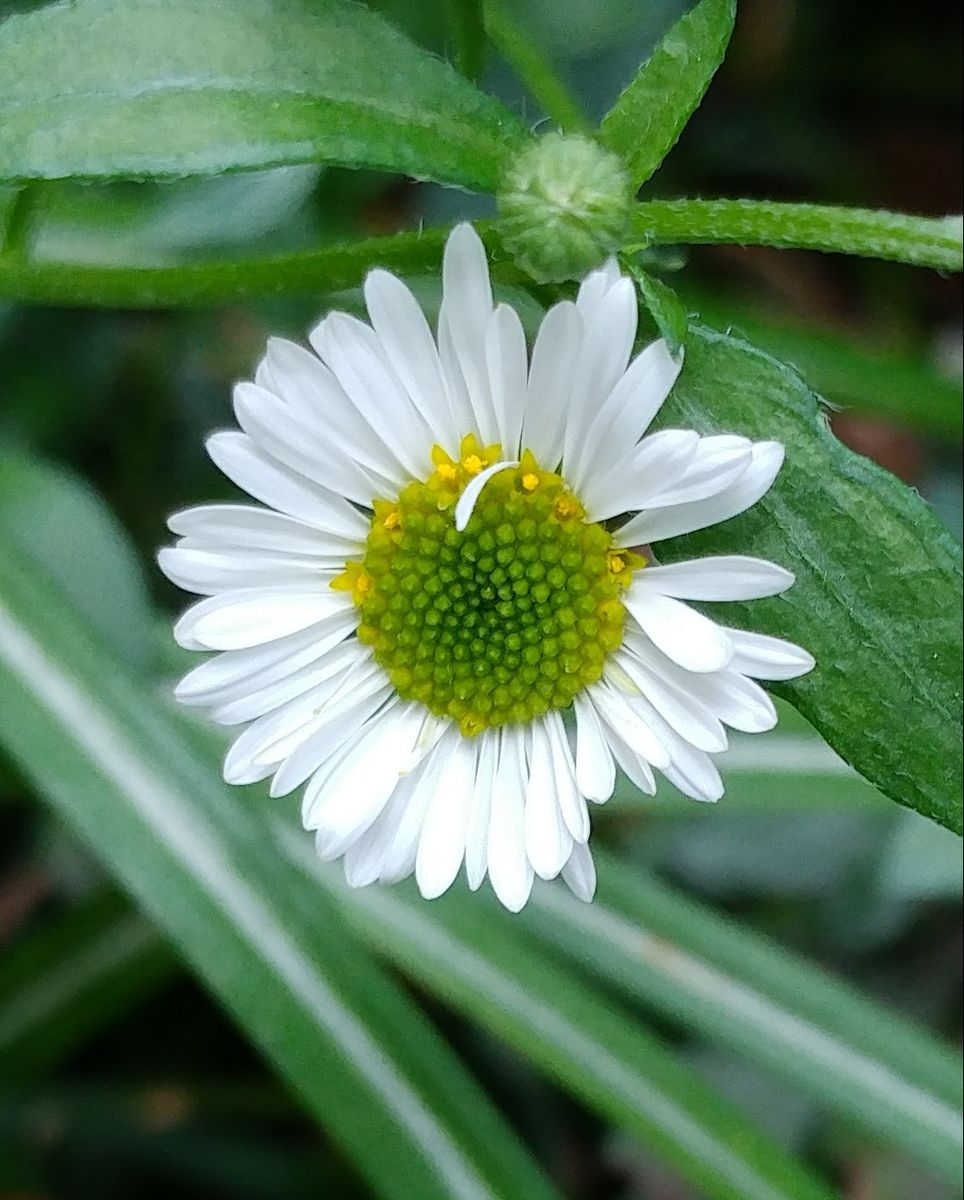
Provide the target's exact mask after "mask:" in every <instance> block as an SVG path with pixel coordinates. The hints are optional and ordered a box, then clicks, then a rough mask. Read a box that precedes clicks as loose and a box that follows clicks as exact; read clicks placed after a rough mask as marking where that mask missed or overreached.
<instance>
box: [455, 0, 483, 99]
mask: <svg viewBox="0 0 964 1200" xmlns="http://www.w3.org/2000/svg"><path fill="white" fill-rule="evenodd" d="M447 3H448V9H449V27H450V29H451V31H452V41H453V43H454V47H455V62H456V65H457V66H458V68H459V70H460V71H461V72H462V74H463V75H464V76H465V77H466V79H471V80H472V82H473V83H478V81H479V80H480V79H481V78H482V71H483V69H484V67H485V24H484V20H483V16H482V0H447Z"/></svg>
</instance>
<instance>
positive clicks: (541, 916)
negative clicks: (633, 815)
mask: <svg viewBox="0 0 964 1200" xmlns="http://www.w3.org/2000/svg"><path fill="white" fill-rule="evenodd" d="M918 820H919V818H918ZM921 824H922V825H924V827H925V828H927V829H930V830H932V831H934V832H941V831H937V830H935V827H934V826H933V825H928V824H926V822H921ZM945 837H948V838H951V835H950V834H946V833H945ZM951 840H952V841H953V840H954V839H953V838H951ZM597 858H598V859H599V867H600V879H601V886H600V896H599V898H598V899H597V901H596V903H595V904H592V905H585V904H581V903H580V902H579V901H578V900H575V899H573V898H572V897H571V896H569V895H568V894H567V893H566V892H564V891H563V890H562V889H559V888H540V889H537V890H536V892H535V893H534V895H533V899H532V903H531V905H530V908H529V909H528V910H527V911H526V913H525V915H524V918H523V919H524V920H525V922H526V924H527V925H529V926H531V927H532V928H534V929H535V930H536V931H537V932H538V934H539V935H540V936H541V937H543V938H545V939H546V940H547V941H548V942H550V943H551V944H553V945H555V946H558V947H559V948H561V949H562V950H563V951H564V952H565V953H566V955H567V956H568V957H570V958H572V959H573V960H574V961H575V962H577V963H578V964H580V965H581V966H582V967H583V968H584V969H585V970H586V971H587V972H588V973H589V974H590V975H591V977H592V978H594V979H606V980H608V981H610V982H611V983H612V984H613V985H614V986H615V987H617V988H618V989H619V991H621V992H622V993H624V994H625V995H626V996H628V997H631V998H633V999H638V1000H640V1001H642V1002H643V1003H644V1004H645V1005H646V1006H647V1007H649V1008H652V1009H653V1010H654V1011H655V1012H657V1013H658V1014H659V1015H660V1016H661V1017H664V1018H665V1019H666V1020H668V1021H671V1022H673V1024H676V1025H681V1026H683V1027H684V1028H688V1029H691V1030H693V1031H694V1032H696V1033H698V1034H701V1035H703V1036H705V1037H708V1038H709V1039H710V1040H711V1041H713V1042H716V1043H718V1044H719V1045H721V1046H724V1047H726V1048H727V1049H728V1050H732V1051H734V1052H735V1053H737V1054H739V1055H741V1056H745V1057H747V1058H749V1059H751V1060H752V1061H754V1062H756V1063H759V1064H761V1065H762V1066H764V1067H766V1068H767V1069H768V1070H770V1071H771V1072H772V1073H773V1074H774V1075H775V1076H777V1077H779V1078H782V1079H784V1080H785V1081H787V1082H788V1083H789V1084H790V1085H791V1086H792V1087H793V1089H794V1090H795V1091H799V1092H801V1093H803V1094H805V1095H809V1096H812V1097H813V1098H814V1099H815V1100H817V1101H818V1102H819V1103H821V1104H822V1105H823V1106H824V1107H825V1108H826V1109H828V1110H829V1111H830V1112H833V1113H835V1114H836V1115H838V1116H840V1117H843V1118H845V1119H847V1120H852V1121H855V1122H856V1123H858V1124H859V1125H861V1126H862V1127H863V1128H864V1129H866V1130H867V1131H868V1132H870V1133H872V1134H875V1135H876V1136H877V1137H878V1138H879V1139H880V1141H881V1142H882V1143H884V1144H886V1145H891V1146H899V1147H901V1148H902V1149H903V1150H905V1151H906V1152H907V1153H908V1154H910V1155H912V1156H913V1157H915V1158H918V1159H919V1160H920V1161H921V1162H922V1163H923V1164H924V1165H926V1166H929V1167H931V1168H933V1169H935V1170H937V1171H940V1172H941V1173H942V1174H944V1175H947V1176H948V1177H949V1178H951V1179H953V1180H959V1179H960V1177H961V1151H962V1142H961V1072H960V1062H959V1059H958V1056H957V1055H956V1054H955V1053H954V1052H953V1051H952V1050H951V1048H950V1047H949V1046H948V1047H945V1046H943V1045H941V1044H939V1043H938V1042H937V1041H936V1040H935V1039H933V1038H931V1037H929V1036H928V1035H927V1034H926V1033H925V1032H924V1031H923V1030H921V1029H918V1028H916V1027H915V1026H913V1025H911V1024H910V1023H909V1022H908V1021H905V1020H903V1019H901V1018H900V1017H897V1016H893V1015H891V1014H890V1013H888V1012H886V1011H884V1010H883V1009H881V1008H880V1007H878V1006H877V1005H876V1004H875V1003H873V1002H872V1001H871V1000H868V999H865V998H864V997H862V996H860V995H858V994H857V993H856V992H853V991H851V990H850V989H849V988H848V987H846V986H845V985H844V984H842V983H838V982H836V981H835V980H833V979H831V978H830V977H828V976H825V975H823V974H822V973H821V972H820V971H819V970H818V969H817V968H816V967H815V966H814V965H812V964H810V963H805V962H802V961H799V960H797V959H795V958H794V957H793V956H792V955H791V954H789V953H788V952H787V951H785V950H783V949H782V948H781V947H778V946H776V945H774V944H772V943H770V942H768V941H767V940H766V939H764V938H762V937H759V936H757V935H756V934H754V933H752V932H751V931H749V930H747V929H742V928H740V927H739V926H737V925H736V924H735V923H734V922H732V921H729V920H727V919H726V918H725V917H721V916H719V915H717V914H716V913H713V912H711V911H710V910H709V909H707V908H705V907H704V906H702V905H700V904H697V903H695V902H694V901H692V900H690V899H688V898H687V897H686V896H684V895H682V894H681V893H680V892H677V891H676V890H675V889H673V888H670V887H667V886H666V885H665V884H662V883H660V882H659V881H658V880H657V879H655V878H654V877H653V876H651V875H649V874H648V873H647V872H646V871H643V870H640V868H639V867H633V868H632V869H630V868H629V867H627V866H625V865H622V864H620V863H618V862H616V861H614V860H613V859H612V858H610V857H608V856H605V855H603V856H599V855H597Z"/></svg>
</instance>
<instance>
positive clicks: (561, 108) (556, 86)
mask: <svg viewBox="0 0 964 1200" xmlns="http://www.w3.org/2000/svg"><path fill="white" fill-rule="evenodd" d="M484 8H485V28H486V32H487V33H488V35H489V37H490V38H491V40H492V44H493V45H494V46H495V47H496V49H497V50H498V51H499V53H500V54H501V55H502V57H503V58H504V59H505V61H506V62H507V63H508V64H509V66H510V67H512V69H513V70H514V71H515V73H516V74H517V75H518V76H519V78H520V79H521V80H522V82H523V83H524V84H525V85H526V87H527V88H528V90H529V91H530V92H531V93H532V95H533V97H534V98H535V99H536V100H537V101H538V103H539V104H540V105H541V107H542V108H543V110H544V111H545V113H546V115H547V116H548V117H549V119H550V120H551V121H552V122H554V124H556V125H558V126H559V128H560V129H561V130H563V132H565V133H589V132H590V130H591V126H590V124H589V121H588V119H587V117H586V114H585V113H584V112H583V110H582V107H581V106H580V104H579V102H578V101H577V100H576V99H575V97H574V96H573V95H572V93H571V92H570V90H569V88H568V87H567V86H566V84H565V83H564V82H563V80H562V78H561V77H560V75H559V73H558V71H557V70H556V68H555V67H554V66H553V65H552V63H551V62H550V61H549V59H548V58H547V57H546V55H545V54H544V53H543V52H542V49H541V47H540V46H539V44H538V43H537V42H535V41H534V40H533V39H532V38H531V37H530V36H529V34H528V33H527V32H526V31H525V29H524V28H523V27H522V26H521V25H520V24H519V23H518V21H516V19H515V17H513V16H512V14H511V13H510V12H509V11H508V9H507V8H506V7H505V5H504V4H503V3H502V0H485V4H484Z"/></svg>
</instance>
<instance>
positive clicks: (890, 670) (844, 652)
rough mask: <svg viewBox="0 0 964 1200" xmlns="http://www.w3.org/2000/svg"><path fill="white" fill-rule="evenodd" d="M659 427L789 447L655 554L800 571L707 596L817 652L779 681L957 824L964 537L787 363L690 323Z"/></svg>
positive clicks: (835, 735) (881, 782) (866, 770)
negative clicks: (707, 520)
mask: <svg viewBox="0 0 964 1200" xmlns="http://www.w3.org/2000/svg"><path fill="white" fill-rule="evenodd" d="M661 421H662V422H663V423H664V424H666V425H667V426H682V427H684V428H694V429H698V430H700V431H702V432H719V431H728V432H732V433H739V434H744V435H746V436H747V437H751V438H759V439H775V440H777V441H780V442H782V443H783V444H784V445H785V446H786V450H787V457H786V462H785V464H784V466H783V469H782V470H781V472H780V474H779V476H778V478H777V482H776V484H775V485H774V487H773V488H772V489H771V490H770V492H769V493H768V494H767V495H766V496H765V497H764V499H763V500H761V501H760V502H759V503H758V504H756V505H754V506H753V508H751V509H750V510H749V511H748V512H746V513H744V514H743V515H742V516H740V517H737V518H734V519H733V520H730V521H726V522H724V523H723V524H722V525H717V526H713V527H711V528H710V529H706V530H702V531H700V532H698V533H694V534H690V535H689V536H687V537H685V538H679V539H677V540H675V541H673V542H669V543H665V542H664V543H661V544H660V550H661V558H664V557H665V558H666V559H667V560H669V559H671V558H689V557H693V556H697V555H702V554H727V553H737V554H750V555H756V556H758V557H760V558H769V559H772V560H773V561H775V562H778V563H781V564H782V565H783V566H786V567H789V568H790V569H791V570H792V571H794V572H795V573H796V577H797V582H796V585H795V586H794V587H792V588H791V589H790V591H789V592H787V593H786V594H785V595H784V596H782V597H778V598H774V599H771V600H761V601H754V602H753V603H751V604H727V605H714V606H713V613H714V615H716V616H718V617H719V618H720V619H722V620H725V621H728V622H732V623H734V624H736V625H739V626H740V627H743V628H748V629H756V630H759V631H761V632H765V633H771V634H776V635H777V636H781V637H786V638H789V639H790V640H791V641H795V642H798V643H799V644H800V645H802V646H805V647H806V648H807V649H808V650H809V651H810V652H811V653H812V654H813V655H814V656H815V658H816V660H817V667H816V670H814V671H813V672H812V673H811V674H810V675H806V676H804V677H803V678H802V679H799V680H795V681H793V682H791V683H785V684H779V685H774V690H775V691H776V692H777V693H778V694H779V695H783V696H785V697H787V698H788V699H789V700H790V701H791V702H792V703H793V705H794V706H795V707H796V708H797V709H798V710H799V711H800V712H801V713H802V714H803V715H804V716H805V717H806V718H807V719H808V720H809V721H810V722H811V724H813V725H814V726H816V728H817V729H818V730H819V731H820V732H821V733H822V734H823V736H824V737H825V738H826V739H827V741H828V742H829V743H830V744H831V746H833V748H834V749H835V750H836V751H837V753H838V754H840V755H841V757H842V758H844V759H845V760H846V761H847V762H849V763H850V764H851V765H852V766H853V767H855V768H856V769H857V770H858V771H859V772H860V773H861V774H862V775H863V776H865V778H867V779H869V780H870V781H871V782H872V783H874V784H876V785H877V787H878V788H880V790H881V791H882V792H884V793H885V795H888V796H890V797H891V798H892V799H894V800H897V801H899V802H900V803H901V804H905V805H906V806H907V807H908V808H914V809H917V810H918V811H919V812H922V813H924V814H925V816H929V817H932V818H933V819H934V820H936V821H939V822H940V823H941V824H943V825H947V826H948V827H949V828H951V829H953V830H955V831H956V832H958V833H959V832H960V831H961V824H962V822H961V760H960V744H959V736H958V731H959V729H960V718H961V591H960V587H961V550H960V546H958V545H957V544H956V543H955V541H954V539H953V538H952V537H951V535H950V534H949V533H948V532H947V531H946V530H945V529H944V528H943V526H942V525H941V524H940V522H939V521H938V520H937V518H936V517H935V516H934V514H933V513H932V512H931V510H930V509H929V508H928V506H927V505H926V504H925V503H924V502H923V501H922V500H921V498H920V497H919V496H918V495H917V493H916V492H914V491H912V490H911V489H910V488H908V487H906V486H905V485H904V484H903V483H901V482H900V481H899V480H897V479H896V478H895V477H894V476H893V475H891V474H889V473H888V472H887V471H884V470H883V469H882V468H880V467H878V466H876V465H875V464H873V463H872V462H870V461H869V460H868V459H865V458H862V457H861V456H860V455H857V454H854V453H853V452H852V451H850V450H848V449H847V448H846V447H845V446H843V445H842V444H841V443H840V442H838V441H837V440H836V438H834V436H833V435H832V434H831V433H830V431H829V429H828V428H827V424H826V421H825V418H824V416H823V413H822V412H821V409H820V402H819V400H818V398H817V396H816V395H814V393H813V392H812V391H811V390H810V389H809V388H808V387H807V385H806V384H805V383H804V382H803V380H802V379H800V377H799V376H798V375H797V374H796V372H795V371H793V370H792V369H791V368H790V367H787V366H786V365H785V364H783V363H780V362H778V361H777V360H776V359H773V358H771V357H770V356H769V355H767V354H764V353H763V352H762V351H760V350H757V349H755V348H754V347H753V346H750V345H748V344H747V343H746V342H742V341H740V340H738V339H736V338H733V337H729V336H727V335H725V334H721V333H716V332H714V331H712V330H708V329H705V328H702V327H699V326H692V327H691V329H690V334H689V341H688V343H687V359H686V365H685V367H684V369H683V372H682V374H681V376H680V378H679V381H678V383H677V385H676V388H675V389H674V391H673V394H672V396H671V397H670V399H669V401H668V402H667V404H666V405H665V406H664V409H663V412H662V414H661Z"/></svg>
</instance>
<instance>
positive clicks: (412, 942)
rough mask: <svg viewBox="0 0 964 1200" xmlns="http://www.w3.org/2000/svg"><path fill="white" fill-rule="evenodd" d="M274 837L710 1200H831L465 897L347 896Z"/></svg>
mask: <svg viewBox="0 0 964 1200" xmlns="http://www.w3.org/2000/svg"><path fill="white" fill-rule="evenodd" d="M279 838H280V840H281V843H282V844H283V845H287V846H288V847H289V850H290V853H292V854H293V855H294V856H296V857H297V858H300V860H301V862H302V863H303V865H304V867H305V870H306V871H308V872H310V873H311V875H312V877H314V878H316V879H318V880H320V881H321V882H322V883H323V884H324V885H325V887H326V889H328V890H329V891H330V892H331V894H332V896H333V897H334V898H339V897H340V899H341V902H342V904H343V905H344V913H345V915H346V916H347V917H348V919H349V920H350V921H351V922H352V923H353V924H355V925H356V926H357V928H358V929H359V930H360V931H361V932H362V934H363V935H364V936H365V937H366V938H367V939H368V940H369V941H370V942H371V944H372V945H373V946H375V947H377V949H378V950H379V951H380V953H381V954H383V955H384V956H385V957H386V958H388V959H389V961H391V962H394V963H397V964H398V965H399V966H400V967H401V968H402V969H403V970H404V971H405V972H406V973H408V974H409V975H411V976H412V978H413V979H415V980H416V981H417V982H419V983H420V984H421V985H422V986H423V987H425V988H427V989H429V990H430V991H431V992H432V993H433V994H435V993H438V994H440V995H442V996H443V997H445V998H446V999H447V1000H448V1001H449V1003H451V1004H452V1005H453V1006H454V1007H456V1008H457V1009H459V1010H460V1011H461V1012H464V1013H465V1014H467V1015H468V1016H470V1017H472V1018H473V1019H475V1020H477V1021H479V1022H480V1023H481V1024H483V1025H484V1026H485V1027H486V1028H488V1029H489V1030H490V1031H491V1032H492V1033H494V1034H495V1035H496V1036H497V1037H499V1038H501V1039H503V1040H505V1041H506V1042H508V1043H509V1044H510V1045H513V1046H515V1047H516V1049H517V1050H518V1051H519V1053H521V1054H523V1055H525V1057H526V1058H527V1059H529V1060H530V1061H532V1062H533V1063H535V1064H536V1065H537V1066H539V1067H540V1068H541V1069H542V1070H544V1071H545V1072H546V1073H547V1074H549V1075H550V1076H552V1077H553V1078H555V1079H557V1080H558V1081H559V1082H560V1083H561V1084H562V1086H563V1087H565V1088H566V1090H567V1091H570V1092H572V1093H573V1094H574V1095H575V1096H577V1097H579V1098H580V1099H582V1100H583V1101H584V1102H585V1103H586V1104H588V1105H590V1106H591V1107H592V1108H594V1109H595V1110H596V1111H597V1112H599V1113H600V1115H602V1116H604V1117H605V1118H606V1119H607V1120H609V1121H611V1122H613V1123H614V1124H615V1125H617V1126H618V1127H620V1128H622V1129H624V1130H626V1131H628V1132H630V1133H631V1134H633V1135H634V1136H636V1137H637V1138H639V1139H640V1140H641V1142H642V1143H643V1144H644V1145H645V1146H646V1148H647V1150H649V1151H650V1152H651V1153H653V1154H656V1155H657V1156H658V1157H660V1158H662V1159H664V1160H665V1161H666V1162H667V1163H669V1164H670V1165H672V1166H673V1167H674V1168H675V1169H676V1170H678V1171H679V1172H680V1173H681V1174H682V1175H683V1176H685V1178H686V1179H688V1180H689V1181H690V1182H691V1183H692V1184H693V1185H694V1186H695V1187H696V1188H697V1189H698V1191H699V1193H700V1195H703V1196H707V1197H710V1198H711V1200H780V1198H783V1200H791V1198H796V1200H805V1198H806V1200H818V1198H819V1200H830V1195H831V1193H830V1192H829V1190H828V1189H826V1188H825V1187H824V1186H823V1185H822V1184H820V1183H819V1182H818V1181H817V1180H816V1179H815V1178H814V1177H813V1176H811V1175H809V1174H808V1172H807V1171H806V1170H805V1168H803V1167H802V1166H801V1165H800V1164H798V1163H797V1162H795V1161H794V1160H793V1159H791V1158H790V1157H788V1156H787V1155H786V1154H785V1153H784V1152H783V1151H782V1150H781V1149H779V1148H778V1147H777V1146H776V1145H775V1144H773V1143H771V1142H770V1141H769V1140H768V1139H767V1138H766V1137H764V1136H763V1135H762V1134H760V1133H757V1132H756V1131H755V1130H754V1129H752V1128H751V1127H750V1126H748V1124H747V1120H746V1117H745V1115H743V1114H741V1113H738V1112H737V1111H736V1110H735V1109H733V1108H732V1107H731V1106H730V1105H729V1104H728V1102H727V1101H726V1100H725V1099H724V1098H723V1097H722V1096H720V1095H718V1094H716V1093H715V1092H713V1091H712V1090H711V1089H709V1088H708V1087H707V1086H706V1085H704V1084H703V1083H702V1082H701V1081H700V1080H699V1079H698V1078H697V1077H696V1076H695V1075H694V1074H693V1073H692V1072H690V1071H689V1070H688V1069H687V1068H685V1067H684V1066H683V1065H682V1064H680V1063H679V1062H678V1061H677V1060H676V1059H675V1058H674V1057H673V1056H672V1055H671V1054H670V1053H669V1052H668V1051H666V1050H665V1049H663V1047H662V1046H661V1045H660V1044H659V1043H658V1042H657V1041H656V1040H655V1039H654V1038H653V1037H652V1035H650V1034H648V1033H646V1032H645V1030H643V1029H641V1028H640V1027H639V1025H638V1024H636V1023H634V1022H633V1021H632V1020H630V1019H629V1018H628V1017H627V1015H626V1014H625V1012H624V1011H623V1010H621V1009H619V1008H617V1007H615V1006H614V1005H613V1004H612V1003H611V1001H609V1000H607V999H606V998H605V997H604V996H603V995H602V993H600V992H599V991H597V990H596V989H595V988H593V987H591V986H589V985H587V984H585V983H584V982H582V981H580V979H579V978H578V977H577V976H576V975H575V974H573V973H572V972H570V971H567V970H566V969H564V968H563V967H560V966H558V965H557V964H556V963H555V962H553V961H552V960H551V959H550V958H549V957H548V956H546V955H544V954H542V953H540V951H539V949H538V947H537V945H536V944H535V942H533V941H530V940H529V939H528V938H525V937H523V936H521V935H520V932H519V929H518V926H517V924H516V922H515V919H514V918H513V917H512V916H510V915H507V914H506V913H504V912H497V911H496V910H495V908H494V906H493V905H492V904H490V903H489V901H488V900H487V899H486V898H484V897H482V896H472V895H471V894H466V893H464V892H462V893H459V894H457V895H451V896H446V897H444V898H443V899H442V900H441V901H435V902H433V903H432V904H431V905H427V904H426V903H425V902H424V901H423V900H421V899H420V898H418V897H417V896H416V895H414V894H413V893H412V892H411V891H410V890H409V889H407V888H394V889H384V888H367V889H363V890H361V891H357V892H351V891H349V890H348V889H347V887H346V885H345V884H344V882H343V880H342V879H341V876H340V873H339V872H338V870H337V868H333V867H329V866H323V865H322V864H321V863H318V862H317V860H315V859H314V857H313V855H312V852H311V847H310V846H307V850H306V849H305V846H306V843H305V842H304V839H303V837H302V836H301V835H300V834H299V833H297V832H294V831H292V830H291V829H290V827H289V828H285V827H284V826H283V825H282V824H281V822H279Z"/></svg>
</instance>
